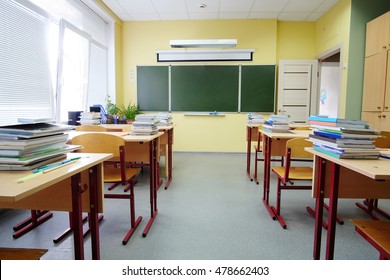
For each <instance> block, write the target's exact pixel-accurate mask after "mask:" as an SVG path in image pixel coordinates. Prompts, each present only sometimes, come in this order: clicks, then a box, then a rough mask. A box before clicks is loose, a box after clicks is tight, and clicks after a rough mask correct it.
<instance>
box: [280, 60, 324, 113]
mask: <svg viewBox="0 0 390 280" xmlns="http://www.w3.org/2000/svg"><path fill="white" fill-rule="evenodd" d="M289 63H291V64H295V65H311V67H312V69H311V70H312V72H311V73H312V75H311V87H310V104H309V106H310V109H309V115H312V114H317V113H318V109H319V107H318V101H319V95H318V88H319V85H318V81H317V80H318V75H319V74H318V60H317V59H300V60H294V59H281V60H279V67H278V71H279V74H280V71H281V69H282V66H283V65H285V64H289ZM278 82H279V78H278ZM280 91H281V88H280V85H279V84H278V102H277V108H276V112H278V111H279V110H280V102H279V101H280V99H279V98H280V94H281V92H280Z"/></svg>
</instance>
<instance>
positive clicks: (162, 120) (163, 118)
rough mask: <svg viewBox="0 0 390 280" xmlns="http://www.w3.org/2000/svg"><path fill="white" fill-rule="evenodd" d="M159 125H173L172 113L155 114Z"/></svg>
mask: <svg viewBox="0 0 390 280" xmlns="http://www.w3.org/2000/svg"><path fill="white" fill-rule="evenodd" d="M155 116H156V121H157V126H169V125H172V124H173V122H172V115H171V114H170V113H157V114H155Z"/></svg>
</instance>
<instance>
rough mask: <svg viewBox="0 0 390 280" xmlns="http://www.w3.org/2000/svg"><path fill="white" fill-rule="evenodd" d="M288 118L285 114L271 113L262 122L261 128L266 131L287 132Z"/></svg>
mask: <svg viewBox="0 0 390 280" xmlns="http://www.w3.org/2000/svg"><path fill="white" fill-rule="evenodd" d="M289 123H290V118H289V117H288V116H285V115H271V116H270V117H269V119H268V120H266V121H265V122H264V125H263V130H264V131H267V132H276V133H287V132H288V131H289V129H290V127H289Z"/></svg>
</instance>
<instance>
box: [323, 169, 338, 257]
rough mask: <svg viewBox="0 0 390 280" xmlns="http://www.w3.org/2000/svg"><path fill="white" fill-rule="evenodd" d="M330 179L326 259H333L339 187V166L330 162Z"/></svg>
mask: <svg viewBox="0 0 390 280" xmlns="http://www.w3.org/2000/svg"><path fill="white" fill-rule="evenodd" d="M331 168H332V169H331V171H332V175H331V181H330V194H329V196H330V197H329V217H328V235H327V242H326V243H327V244H326V259H327V260H333V256H334V243H335V237H336V214H337V197H338V189H339V177H340V166H339V165H338V164H335V163H333V162H332V165H331Z"/></svg>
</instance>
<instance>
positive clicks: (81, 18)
mask: <svg viewBox="0 0 390 280" xmlns="http://www.w3.org/2000/svg"><path fill="white" fill-rule="evenodd" d="M82 1H83V2H87V3H88V5H94V6H92V8H94V10H96V13H98V14H99V16H98V15H97V14H96V13H95V12H94V11H92V8H90V7H87V6H86V5H85V4H84V3H83V2H82ZM82 1H79V0H56V1H51V0H30V1H28V0H7V1H0V45H1V48H0V61H1V63H0V125H7V124H14V123H17V119H18V118H21V117H23V118H56V119H57V120H59V121H62V122H65V121H67V119H68V116H67V115H68V111H85V110H87V109H88V107H89V105H93V104H103V105H104V103H105V98H106V96H107V94H108V93H109V92H110V93H111V95H113V97H115V94H113V93H114V92H115V86H114V85H115V83H114V81H115V78H114V75H115V73H114V72H113V71H108V68H109V69H114V59H113V58H114V55H113V54H114V45H113V44H114V42H113V39H112V38H113V34H114V22H113V20H112V19H110V18H109V17H108V16H107V14H105V12H104V11H103V10H102V9H101V8H100V7H99V6H97V4H96V3H94V2H91V1H87V0H82ZM60 23H61V28H60ZM62 23H65V24H62ZM58 50H61V51H60V52H59V51H58ZM57 77H58V83H57Z"/></svg>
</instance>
